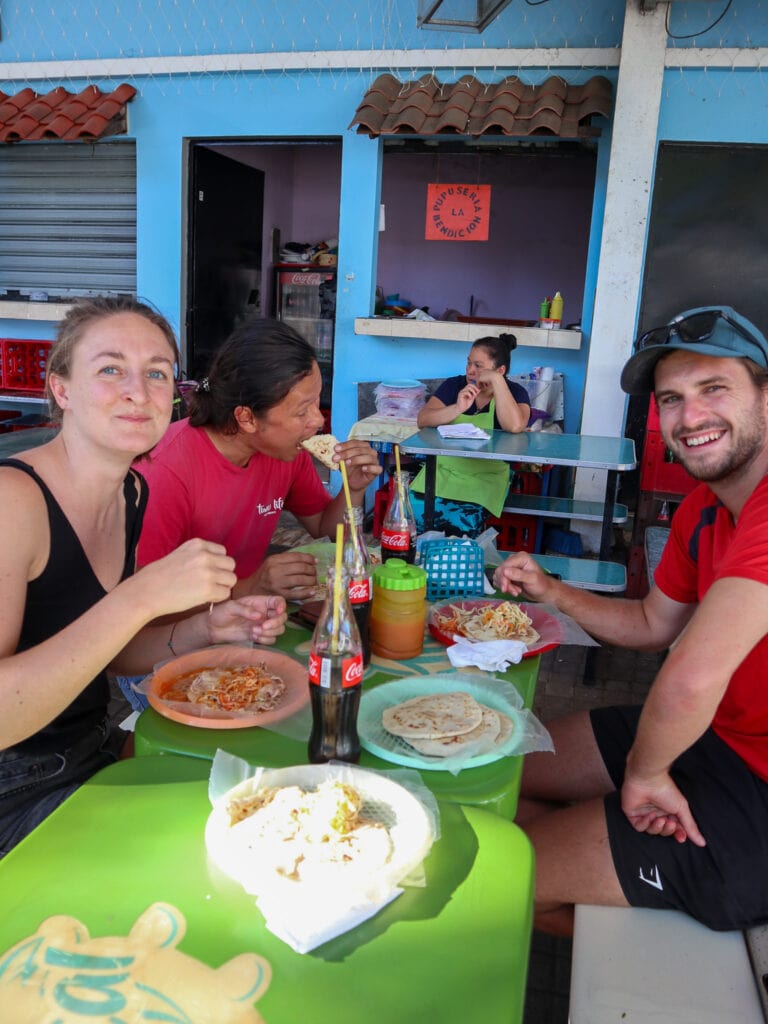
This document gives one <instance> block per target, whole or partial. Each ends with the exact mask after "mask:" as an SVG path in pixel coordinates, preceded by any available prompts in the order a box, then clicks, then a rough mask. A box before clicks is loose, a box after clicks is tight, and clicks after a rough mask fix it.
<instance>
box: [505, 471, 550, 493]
mask: <svg viewBox="0 0 768 1024" xmlns="http://www.w3.org/2000/svg"><path fill="white" fill-rule="evenodd" d="M549 468H550V467H549V466H544V469H545V470H547V469H549ZM513 472H514V474H515V476H514V479H513V481H512V488H511V491H512V492H513V493H515V494H541V487H542V484H543V479H544V478H543V477H542V475H541V473H531V472H529V471H528V470H517V469H514V470H513Z"/></svg>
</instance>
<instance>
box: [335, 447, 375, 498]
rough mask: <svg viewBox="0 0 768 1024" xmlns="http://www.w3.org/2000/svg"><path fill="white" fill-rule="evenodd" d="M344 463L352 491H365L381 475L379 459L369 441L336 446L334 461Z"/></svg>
mask: <svg viewBox="0 0 768 1024" xmlns="http://www.w3.org/2000/svg"><path fill="white" fill-rule="evenodd" d="M342 460H343V461H344V463H345V465H346V467H347V481H348V482H349V488H350V490H352V491H364V490H365V489H366V487H367V486H368V484H369V483H370V482H371V481H372V480H375V479H376V477H377V476H379V474H380V473H381V465H380V463H379V457H378V455H377V454H376V452H375V451H374V450H373V448H371V446H370V445H369V444H368V442H367V441H342V443H341V444H337V445H336V449H335V451H334V455H333V461H334V462H336V463H339V462H341V461H342Z"/></svg>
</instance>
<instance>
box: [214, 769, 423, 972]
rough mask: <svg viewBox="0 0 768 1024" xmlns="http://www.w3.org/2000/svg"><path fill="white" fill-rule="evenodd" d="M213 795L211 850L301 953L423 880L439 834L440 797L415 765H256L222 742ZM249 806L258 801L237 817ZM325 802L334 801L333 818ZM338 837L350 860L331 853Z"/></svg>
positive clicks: (221, 866)
mask: <svg viewBox="0 0 768 1024" xmlns="http://www.w3.org/2000/svg"><path fill="white" fill-rule="evenodd" d="M209 797H210V799H211V803H212V805H213V810H212V811H211V814H210V817H209V818H208V823H207V825H206V830H205V841H206V847H207V849H208V854H209V856H210V858H211V859H212V861H213V862H214V863H215V864H216V866H217V867H218V868H219V869H220V870H222V871H223V872H224V873H225V874H226V875H228V876H229V877H230V878H233V879H234V880H235V881H237V882H239V883H240V885H242V886H243V888H244V889H245V890H246V892H248V893H250V894H252V895H254V896H256V902H257V905H258V907H259V909H260V910H261V912H262V913H263V914H264V917H265V919H266V923H267V927H268V928H269V929H270V930H271V931H273V932H274V933H275V934H276V935H278V936H279V937H280V938H282V939H283V940H284V941H285V942H287V943H288V944H289V945H291V946H292V948H294V949H296V950H297V952H306V951H308V950H309V949H313V948H315V946H318V945H320V944H321V943H322V942H326V941H328V940H329V939H331V938H333V937H335V936H336V935H339V934H341V933H342V932H345V931H347V930H349V928H351V927H354V926H355V925H356V924H359V923H360V922H361V921H364V920H366V919H367V918H368V917H372V916H373V915H374V914H375V913H377V912H378V911H379V910H380V909H381V908H382V907H383V906H385V905H386V904H387V903H389V902H390V901H391V900H392V899H394V898H395V897H396V896H397V895H399V894H400V892H401V891H402V890H401V886H403V885H406V884H408V885H414V884H424V876H423V871H422V870H421V864H422V861H423V860H424V857H425V856H426V855H427V853H428V852H429V850H430V848H431V846H432V843H433V842H434V841H435V839H436V838H438V835H439V816H438V810H437V803H436V801H435V799H434V797H433V796H432V794H431V793H430V792H429V790H428V789H427V788H426V787H425V786H424V784H423V783H422V782H421V780H420V779H419V777H418V775H416V773H415V772H393V773H382V772H375V771H370V770H367V769H363V768H359V767H357V766H356V765H348V764H341V763H335V762H332V763H330V764H325V765H296V766H293V767H290V768H279V769H269V768H253V767H251V766H250V765H248V764H247V762H245V761H243V760H241V759H240V758H236V757H233V756H232V755H229V754H225V753H223V752H222V751H217V753H216V757H215V758H214V762H213V765H212V768H211V775H210V781H209ZM334 801H335V802H334ZM349 801H352V802H353V804H354V808H353V812H352V811H350V810H349V806H348V804H349ZM262 804H263V807H262ZM243 807H245V808H246V809H247V810H251V808H253V807H255V808H256V810H255V811H253V813H250V814H247V815H246V816H245V817H240V815H241V814H242V813H243ZM319 807H320V808H330V811H329V813H328V815H327V818H322V817H318V808H319ZM262 810H263V811H264V812H265V815H266V816H265V817H264V819H263V821H259V820H258V817H259V815H260V814H261V813H262ZM237 819H239V820H237ZM297 822H298V823H299V824H298V825H297ZM318 828H319V829H320V832H318ZM323 829H325V830H326V831H328V830H330V833H332V834H331V838H330V840H329V839H328V837H327V836H325V835H322V834H320V833H321V832H322V830H323ZM363 830H364V836H362V834H361V835H358V836H357V837H355V836H354V833H355V832H358V833H362V832H363ZM334 844H343V845H344V850H345V856H344V858H343V862H339V861H336V860H334V859H333V857H332V856H331V855H329V850H331V851H332V848H333V846H334ZM297 851H298V854H299V855H298V856H297Z"/></svg>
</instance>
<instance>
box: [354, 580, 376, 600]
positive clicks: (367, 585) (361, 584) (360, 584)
mask: <svg viewBox="0 0 768 1024" xmlns="http://www.w3.org/2000/svg"><path fill="white" fill-rule="evenodd" d="M370 598H371V581H370V580H368V579H365V580H353V581H352V583H350V584H349V600H350V601H351V602H352V604H362V603H363V602H364V601H369V600H370Z"/></svg>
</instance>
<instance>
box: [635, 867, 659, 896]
mask: <svg viewBox="0 0 768 1024" xmlns="http://www.w3.org/2000/svg"><path fill="white" fill-rule="evenodd" d="M640 881H641V882H646V883H647V884H648V885H652V886H653V887H654V889H658V890H659V891H661V890H662V889H663V888H664V886H663V885H662V884H661V875H660V874H659V866H658V864H654V865H653V871H652V872H651V877H650V878H646V877H645V875H644V874H643V869H642V868H640Z"/></svg>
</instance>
